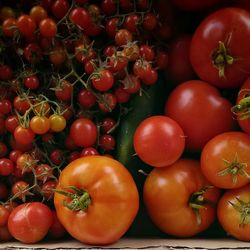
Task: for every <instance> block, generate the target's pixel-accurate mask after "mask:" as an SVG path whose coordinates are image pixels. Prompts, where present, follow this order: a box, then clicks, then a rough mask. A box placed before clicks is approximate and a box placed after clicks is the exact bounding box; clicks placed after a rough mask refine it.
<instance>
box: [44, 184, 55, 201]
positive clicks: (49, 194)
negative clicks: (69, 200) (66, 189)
mask: <svg viewBox="0 0 250 250" xmlns="http://www.w3.org/2000/svg"><path fill="white" fill-rule="evenodd" d="M56 186H57V181H55V180H50V181H46V182H44V183H43V184H42V188H41V193H42V195H43V197H44V198H45V199H46V200H52V199H53V198H54V189H55V188H56Z"/></svg>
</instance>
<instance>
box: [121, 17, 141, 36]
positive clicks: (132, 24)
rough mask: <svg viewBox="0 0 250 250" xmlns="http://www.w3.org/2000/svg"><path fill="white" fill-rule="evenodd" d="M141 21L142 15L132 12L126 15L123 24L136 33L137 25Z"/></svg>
mask: <svg viewBox="0 0 250 250" xmlns="http://www.w3.org/2000/svg"><path fill="white" fill-rule="evenodd" d="M139 23H140V17H139V15H137V14H131V15H128V16H126V18H125V20H124V23H123V26H124V28H125V29H127V30H128V31H130V32H132V33H135V32H136V31H137V26H138V25H139Z"/></svg>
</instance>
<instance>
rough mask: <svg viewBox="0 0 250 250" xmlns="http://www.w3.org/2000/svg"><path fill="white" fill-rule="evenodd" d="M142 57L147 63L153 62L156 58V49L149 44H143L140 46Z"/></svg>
mask: <svg viewBox="0 0 250 250" xmlns="http://www.w3.org/2000/svg"><path fill="white" fill-rule="evenodd" d="M140 56H141V57H143V58H144V59H145V60H147V61H153V60H154V58H155V52H154V49H153V48H152V47H151V46H149V45H147V44H143V45H141V46H140Z"/></svg>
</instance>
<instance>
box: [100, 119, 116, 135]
mask: <svg viewBox="0 0 250 250" xmlns="http://www.w3.org/2000/svg"><path fill="white" fill-rule="evenodd" d="M115 125H116V121H115V120H114V119H113V118H111V117H106V118H104V119H103V121H102V123H101V130H102V132H104V133H110V131H111V130H112V129H113V128H114V127H115Z"/></svg>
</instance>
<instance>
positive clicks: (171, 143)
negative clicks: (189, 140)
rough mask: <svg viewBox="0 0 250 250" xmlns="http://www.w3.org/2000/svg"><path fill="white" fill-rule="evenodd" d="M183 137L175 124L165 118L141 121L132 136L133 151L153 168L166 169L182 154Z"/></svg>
mask: <svg viewBox="0 0 250 250" xmlns="http://www.w3.org/2000/svg"><path fill="white" fill-rule="evenodd" d="M184 147H185V136H184V133H183V130H182V128H181V127H180V126H179V124H178V123H177V122H175V121H174V120H172V119H171V118H169V117H166V116H151V117H149V118H146V119H145V120H143V121H142V122H141V123H140V124H139V125H138V127H137V128H136V131H135V134H134V149H135V152H136V154H137V155H138V156H139V158H140V159H141V160H142V161H144V162H145V163H147V164H149V165H151V166H154V167H166V166H169V165H170V164H172V163H174V162H175V161H176V160H178V158H179V157H180V156H181V154H182V153H183V150H184Z"/></svg>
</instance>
